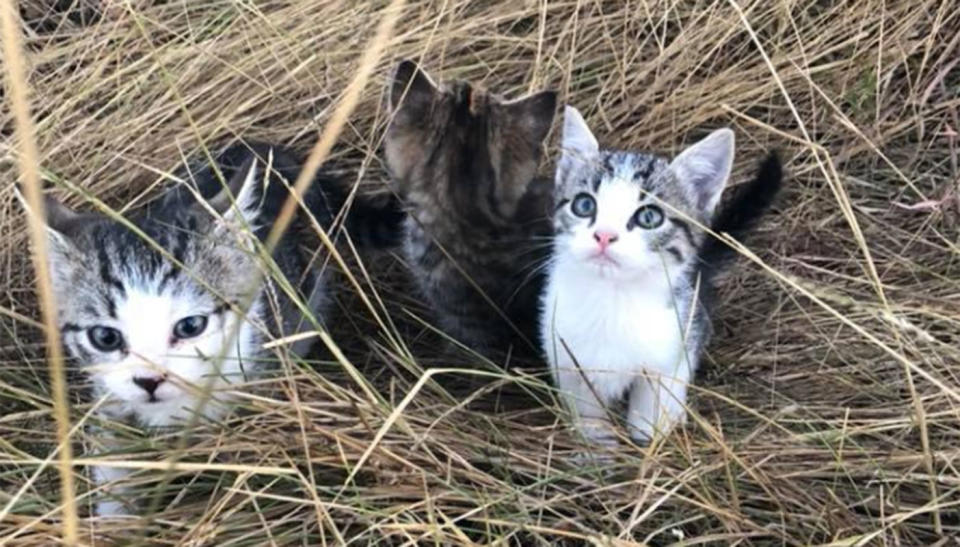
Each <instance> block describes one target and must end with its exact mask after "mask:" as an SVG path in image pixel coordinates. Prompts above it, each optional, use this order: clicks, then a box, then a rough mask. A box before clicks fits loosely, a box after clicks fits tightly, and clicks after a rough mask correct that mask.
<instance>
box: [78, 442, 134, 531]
mask: <svg viewBox="0 0 960 547" xmlns="http://www.w3.org/2000/svg"><path fill="white" fill-rule="evenodd" d="M89 432H90V433H91V435H92V436H93V437H94V438H96V439H97V441H98V444H99V446H98V450H97V452H100V453H110V452H113V451H114V450H116V449H118V448H120V441H119V439H117V437H116V436H115V435H114V434H113V433H112V432H110V431H107V430H106V429H104V428H101V427H98V426H92V427H91V428H90V430H89ZM130 473H131V471H130V469H126V468H122V467H107V466H102V465H97V466H93V467H91V468H90V478H91V480H92V481H93V484H94V486H95V487H96V488H98V491H97V492H96V494H95V498H94V499H95V500H96V501H95V503H94V511H95V513H96V514H97V515H98V516H101V517H119V516H127V515H132V514H134V508H133V507H131V505H130V504H131V503H132V500H129V499H128V498H127V495H126V494H127V493H128V492H129V487H127V486H125V485H124V484H123V480H124V479H125V478H127V477H128V476H129V475H130Z"/></svg>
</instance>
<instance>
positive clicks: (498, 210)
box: [384, 61, 556, 351]
mask: <svg viewBox="0 0 960 547" xmlns="http://www.w3.org/2000/svg"><path fill="white" fill-rule="evenodd" d="M389 98H390V103H391V107H390V109H391V112H392V116H393V118H392V121H391V123H390V127H389V129H388V130H387V135H386V139H385V141H384V152H385V157H386V162H387V166H388V168H389V169H390V172H391V176H392V178H393V183H394V185H395V186H396V188H397V190H398V192H399V194H400V195H401V196H402V198H403V199H404V201H405V202H406V205H407V207H408V209H409V211H410V217H409V219H408V221H407V224H406V232H405V237H404V251H405V254H406V258H407V260H408V263H409V266H410V268H411V269H412V271H413V276H414V278H415V279H416V281H417V283H418V285H419V287H420V289H421V291H422V292H423V294H424V296H425V297H426V300H427V302H428V304H429V305H430V307H431V309H432V310H433V311H434V312H435V314H436V317H437V320H438V322H439V327H440V328H441V329H442V330H443V331H444V332H445V333H446V334H448V335H450V336H452V337H453V338H455V339H457V340H458V341H459V342H462V343H464V344H467V345H469V346H471V347H473V348H475V349H478V350H484V351H485V350H501V349H506V347H507V346H508V344H509V343H510V342H511V341H514V340H517V339H521V340H522V339H523V338H524V337H525V338H526V339H527V340H534V339H535V334H536V329H535V325H536V317H537V314H536V301H537V296H538V295H539V291H540V287H541V286H542V279H541V276H540V274H539V272H538V271H537V269H538V266H540V262H542V260H543V259H544V258H545V256H546V252H547V248H546V245H544V244H543V243H542V242H541V243H540V244H539V247H538V241H537V238H538V237H541V238H543V237H546V236H547V235H548V234H549V233H550V221H549V213H550V210H551V201H552V196H551V190H550V185H551V184H550V181H549V180H543V179H536V178H535V174H536V170H537V164H538V160H539V156H540V149H541V146H542V142H543V139H544V138H545V137H546V134H547V131H549V129H550V125H551V123H552V120H553V116H554V108H555V100H556V99H555V95H554V94H553V93H552V92H541V93H537V94H534V95H531V96H528V97H526V98H522V99H518V100H515V101H506V100H503V99H501V98H499V97H497V96H496V95H493V94H491V93H487V92H485V91H483V90H481V89H477V88H475V87H474V86H472V85H471V84H469V83H466V82H455V83H451V84H446V85H437V84H435V83H434V82H433V81H432V80H431V79H430V78H429V76H427V75H426V73H424V72H423V71H421V70H420V69H419V68H418V67H417V66H416V65H415V64H414V63H412V62H409V61H405V62H403V63H401V64H400V66H399V67H398V69H397V71H396V73H395V75H394V78H393V79H392V81H391V83H390V89H389ZM521 347H522V348H528V349H532V348H533V347H534V346H532V345H530V344H529V343H528V344H523V345H522V346H521Z"/></svg>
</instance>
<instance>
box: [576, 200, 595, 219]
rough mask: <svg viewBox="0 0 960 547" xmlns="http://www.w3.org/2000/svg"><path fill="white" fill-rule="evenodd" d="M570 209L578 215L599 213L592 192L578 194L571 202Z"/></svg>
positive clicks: (584, 215)
mask: <svg viewBox="0 0 960 547" xmlns="http://www.w3.org/2000/svg"><path fill="white" fill-rule="evenodd" d="M570 210H571V211H572V212H573V214H575V215H577V216H578V217H584V218H586V217H592V216H593V215H595V214H596V213H597V202H596V200H594V199H593V196H591V195H590V194H577V195H576V197H574V198H573V201H571V202H570Z"/></svg>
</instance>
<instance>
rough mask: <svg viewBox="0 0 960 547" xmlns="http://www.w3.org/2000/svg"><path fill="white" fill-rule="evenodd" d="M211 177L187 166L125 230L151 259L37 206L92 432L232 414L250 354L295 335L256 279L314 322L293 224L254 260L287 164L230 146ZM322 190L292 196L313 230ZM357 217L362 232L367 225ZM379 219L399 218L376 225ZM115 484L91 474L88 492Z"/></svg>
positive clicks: (326, 218)
mask: <svg viewBox="0 0 960 547" xmlns="http://www.w3.org/2000/svg"><path fill="white" fill-rule="evenodd" d="M216 163H217V169H218V170H219V171H221V172H222V175H223V179H221V178H220V177H219V176H218V175H217V173H216V171H215V170H214V169H213V168H212V167H211V166H209V165H208V164H205V163H197V164H194V165H192V166H188V167H187V169H186V171H185V172H181V173H180V178H182V179H183V180H184V181H185V182H186V184H182V185H179V186H176V187H173V188H172V189H170V190H168V191H167V192H166V193H165V194H164V195H163V196H162V198H160V199H159V200H157V201H156V202H154V203H153V204H151V205H149V206H148V207H146V208H144V209H143V210H142V211H140V212H139V213H137V214H134V215H132V216H130V217H129V218H128V221H129V222H130V223H132V225H133V226H135V227H136V229H137V230H139V231H140V232H142V233H143V234H144V235H145V236H146V238H148V240H152V241H153V242H155V244H156V245H158V246H159V247H160V248H162V249H163V250H164V252H160V251H159V250H158V249H157V248H156V247H154V246H153V245H151V244H150V243H148V240H145V239H144V238H143V237H142V236H141V235H139V234H137V233H135V231H134V230H131V229H130V228H128V227H127V226H125V225H124V224H122V223H121V222H118V221H116V220H113V219H110V218H108V217H106V216H103V215H99V214H92V213H77V212H74V211H72V210H70V209H68V208H67V207H66V206H64V205H63V204H61V203H60V202H58V201H56V200H55V199H53V198H51V197H47V198H46V211H47V217H46V225H47V233H48V238H49V260H50V266H51V272H52V275H53V288H54V291H55V294H56V298H57V303H58V314H59V325H60V330H61V333H62V337H63V344H64V347H65V348H66V350H67V353H68V355H69V356H70V357H71V358H72V360H73V361H74V362H75V364H76V365H78V366H79V368H80V369H81V370H82V371H83V372H84V373H85V374H86V375H87V376H89V378H90V379H91V380H92V385H93V392H94V395H95V397H96V398H97V399H99V398H101V397H105V398H106V402H105V403H104V404H103V405H102V406H101V407H100V409H101V410H100V415H101V417H103V418H107V419H111V420H119V421H125V422H130V423H133V424H135V425H140V426H144V427H147V428H154V427H167V426H177V425H183V424H184V423H185V422H189V421H190V420H191V419H192V418H193V417H194V416H195V415H196V417H197V418H202V419H204V420H213V421H216V420H219V419H221V418H222V417H223V416H224V414H225V411H226V410H227V409H228V408H229V402H230V400H231V396H230V394H229V391H228V390H230V389H231V388H233V386H234V385H236V384H242V383H243V382H244V381H245V379H246V378H247V376H248V375H250V374H255V373H257V372H258V371H261V370H263V369H265V368H267V367H268V364H267V363H268V362H269V361H271V359H270V358H269V356H268V355H267V352H266V351H264V350H263V349H262V346H263V343H264V342H265V341H267V340H268V338H269V337H271V336H285V335H292V334H296V333H297V332H298V330H300V327H301V322H302V319H303V317H302V314H301V313H300V311H299V309H298V308H297V307H296V306H295V305H294V302H293V300H292V299H291V298H290V297H289V296H288V295H287V293H286V292H285V291H284V290H282V289H281V287H280V286H279V284H278V283H276V281H275V280H274V278H273V277H275V276H273V277H271V276H264V277H265V278H264V279H261V274H260V272H261V271H274V272H278V273H279V274H281V275H282V276H283V278H285V279H286V280H287V281H288V282H289V284H290V285H291V286H292V287H293V290H294V291H295V292H296V295H297V297H298V298H299V299H300V300H301V302H303V303H305V305H306V306H307V308H309V310H310V311H311V312H312V313H313V315H314V317H316V318H317V319H318V320H319V321H320V322H321V324H322V322H323V317H324V314H325V310H326V308H327V300H328V298H327V295H326V292H325V289H324V275H323V272H322V271H320V270H319V269H318V268H317V267H315V266H314V265H313V264H311V262H310V260H309V256H307V253H303V252H301V251H300V249H299V247H298V244H297V242H296V241H295V240H296V232H297V231H298V229H300V228H302V226H301V225H300V221H299V220H298V221H295V225H294V226H292V227H291V230H290V231H289V233H288V234H287V235H286V236H284V237H283V238H282V239H281V240H280V242H279V244H278V245H277V247H276V248H275V250H274V252H273V255H272V259H273V261H274V263H275V264H276V268H275V269H274V268H271V270H264V268H266V267H267V266H265V265H264V261H263V260H261V259H260V258H259V257H260V254H259V253H258V252H257V251H256V250H255V244H256V241H257V240H262V239H263V238H265V236H266V234H267V233H268V232H269V230H270V228H271V226H272V223H273V220H274V219H275V217H276V216H277V213H278V212H279V210H280V207H281V206H282V204H283V202H284V200H285V199H286V198H287V196H288V191H287V187H286V186H285V184H293V181H294V180H295V179H296V176H297V174H298V172H299V169H300V162H299V160H298V159H297V158H296V157H295V156H294V155H293V154H292V153H291V152H289V151H285V150H283V149H280V148H278V147H271V146H267V145H263V144H252V145H246V144H237V145H234V146H232V147H229V148H228V149H227V150H226V151H224V153H223V154H222V155H221V156H220V157H219V158H218V160H217V162H216ZM224 179H226V181H227V182H226V185H225V186H224V184H223V183H222V182H221V180H224ZM335 186H336V185H335V184H334V181H331V180H325V179H323V178H318V179H317V180H316V181H315V182H314V184H313V185H312V188H311V191H309V192H308V193H307V195H306V196H305V202H306V203H307V205H308V207H309V209H310V212H311V214H313V215H314V216H315V218H316V219H317V220H318V221H319V222H320V223H321V225H324V226H329V225H330V224H331V220H332V218H333V215H332V213H333V212H335V211H336V209H334V208H333V206H332V203H331V199H330V197H329V195H330V191H331V190H336V188H335ZM338 199H339V197H338ZM335 201H336V200H335ZM360 209H361V214H360V218H361V220H362V221H363V222H368V221H369V219H370V213H369V211H363V207H361V208H360ZM382 218H383V219H386V220H385V221H386V222H389V221H394V222H396V220H397V218H398V217H396V216H395V215H394V216H392V217H391V214H390V213H389V212H388V213H387V214H385V215H383V216H382ZM394 229H396V227H394ZM380 231H381V233H382V232H384V231H385V230H380ZM372 241H373V243H375V244H383V243H384V241H383V240H382V239H378V238H377V237H373V239H372ZM170 257H172V258H173V260H171V259H170ZM177 263H179V265H178V264H177ZM318 263H322V261H318ZM247 303H249V304H250V307H249V309H246V310H244V309H243V307H244V306H245V305H246V304H247ZM313 328H314V327H313V326H312V325H311V324H307V323H304V325H303V330H313ZM311 342H312V340H301V341H298V342H296V343H294V344H292V346H291V347H290V348H289V349H290V351H292V352H293V353H294V354H296V355H300V356H303V355H305V354H306V352H307V350H308V349H309V346H310V344H311ZM205 392H206V393H205ZM102 441H103V444H104V445H105V446H107V447H108V448H109V447H111V446H116V444H117V443H116V439H113V438H112V437H111V436H110V435H108V434H104V435H103V439H102ZM127 474H128V471H124V470H121V469H117V468H108V467H98V468H95V469H94V470H93V475H94V479H95V482H96V483H98V484H103V483H105V482H108V481H112V480H114V479H118V478H122V477H124V476H125V475H127ZM108 494H109V496H108V497H107V498H104V499H101V500H100V501H98V503H97V512H98V513H99V514H100V515H116V514H125V513H127V512H128V510H127V504H126V502H125V500H123V499H122V497H121V496H118V494H122V489H119V490H112V491H108Z"/></svg>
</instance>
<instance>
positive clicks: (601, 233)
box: [593, 230, 620, 251]
mask: <svg viewBox="0 0 960 547" xmlns="http://www.w3.org/2000/svg"><path fill="white" fill-rule="evenodd" d="M593 239H595V240H597V244H598V245H600V250H601V251H605V250H606V249H607V247H609V246H610V244H611V243H613V242H615V241H616V240H618V239H620V236H619V235H617V232H612V231H609V230H597V231H596V232H593Z"/></svg>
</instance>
